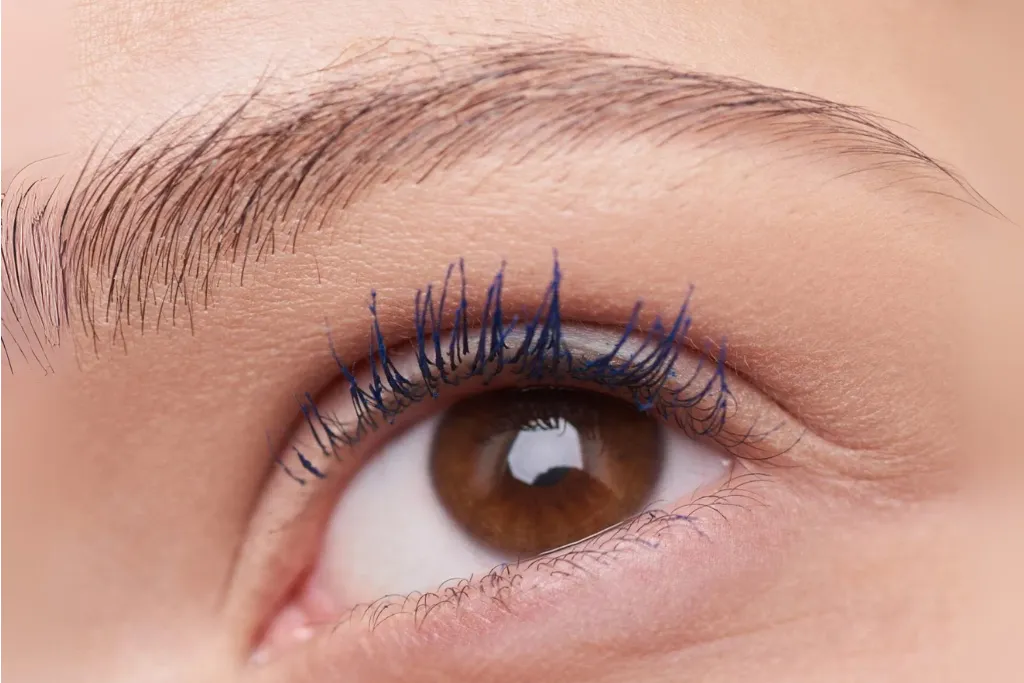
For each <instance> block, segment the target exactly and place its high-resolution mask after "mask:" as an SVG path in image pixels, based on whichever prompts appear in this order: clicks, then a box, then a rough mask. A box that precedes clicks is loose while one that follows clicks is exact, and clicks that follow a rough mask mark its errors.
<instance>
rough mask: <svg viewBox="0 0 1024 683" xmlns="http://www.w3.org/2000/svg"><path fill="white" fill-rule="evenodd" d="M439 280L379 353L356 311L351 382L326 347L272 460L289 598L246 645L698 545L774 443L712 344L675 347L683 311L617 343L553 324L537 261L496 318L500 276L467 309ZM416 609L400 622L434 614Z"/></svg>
mask: <svg viewBox="0 0 1024 683" xmlns="http://www.w3.org/2000/svg"><path fill="white" fill-rule="evenodd" d="M453 269H454V267H450V268H449V270H448V274H447V275H446V277H445V280H444V284H443V286H442V287H440V289H439V290H437V291H435V290H434V289H433V288H432V287H428V288H427V289H426V290H424V291H421V292H417V293H416V295H415V298H414V305H413V311H412V316H411V317H412V326H411V329H407V331H405V332H404V333H403V332H400V333H399V334H398V335H397V336H398V337H399V339H400V342H399V343H398V344H395V345H390V344H389V343H388V342H387V340H386V338H385V334H384V331H383V329H382V323H381V320H382V316H381V315H380V313H379V311H378V308H377V302H376V298H375V297H371V304H370V318H371V324H370V334H369V344H368V350H367V352H366V354H365V356H364V357H363V360H360V361H357V363H355V364H354V365H351V366H350V365H349V364H347V363H346V362H345V361H344V359H343V358H342V357H341V354H339V353H338V350H337V348H336V347H335V345H334V342H333V341H330V348H331V351H332V353H333V355H334V360H335V364H336V367H337V370H338V381H337V382H336V383H335V385H334V387H333V388H331V389H329V390H328V391H326V392H324V393H323V394H322V395H321V396H318V397H316V398H314V397H312V396H311V395H307V396H306V398H305V399H304V400H303V401H302V415H303V421H302V423H301V429H300V430H299V432H298V434H297V435H296V436H295V437H294V438H293V439H292V441H291V443H290V444H289V446H288V448H287V451H286V456H285V457H282V458H280V459H279V460H278V462H279V464H280V465H281V469H282V471H283V472H284V473H285V474H287V475H288V478H289V479H288V480H287V482H285V483H288V484H290V485H291V486H289V487H287V488H288V491H289V492H291V493H295V492H297V491H302V492H304V493H303V494H302V495H299V496H297V497H298V498H299V499H300V500H304V501H305V502H304V503H300V504H299V506H298V508H296V507H294V506H293V507H292V509H299V510H300V513H299V515H296V516H293V517H292V520H293V523H292V524H290V525H289V527H291V528H292V535H293V536H297V537H301V538H302V539H303V540H302V543H306V544H310V543H311V541H310V539H315V544H316V547H315V549H310V548H309V547H307V546H306V545H303V546H301V547H298V548H296V547H294V546H293V547H292V552H291V553H290V555H289V557H287V558H285V559H281V560H278V561H277V563H278V565H279V566H286V567H289V568H290V569H289V570H288V571H289V572H290V573H291V575H292V576H291V578H289V577H287V576H286V577H285V579H286V580H288V581H293V582H297V585H295V586H292V587H289V586H287V585H286V586H285V587H284V588H281V589H274V591H276V592H278V594H280V595H281V596H282V597H281V598H280V599H283V600H284V601H285V603H286V606H285V607H284V608H283V609H281V610H279V612H278V615H277V616H276V617H274V618H272V619H270V620H269V625H268V626H265V627H264V628H263V629H262V630H261V633H262V634H263V641H264V642H265V643H269V644H273V643H276V642H277V641H278V639H280V640H283V641H285V642H289V641H291V640H294V634H295V633H305V631H304V630H303V629H304V628H305V625H306V624H316V625H319V624H325V623H338V621H339V620H341V619H344V618H345V617H344V615H345V614H348V615H350V616H351V615H353V614H356V613H357V612H358V609H359V607H360V606H363V607H364V608H365V609H364V612H367V613H372V614H370V617H368V618H369V619H370V621H372V622H373V623H377V622H379V616H380V615H382V614H385V613H388V614H389V615H393V614H395V613H398V612H401V611H402V610H403V609H404V606H403V603H405V602H406V601H407V600H409V598H410V596H416V595H420V596H423V595H426V596H430V595H433V596H439V595H442V594H447V593H446V591H450V589H449V588H446V586H451V585H452V584H453V582H454V583H455V584H457V585H462V586H465V585H467V582H469V583H472V581H473V580H474V579H473V577H478V579H479V580H480V581H482V582H483V584H482V586H483V588H482V589H481V590H480V591H479V594H480V595H483V594H485V593H487V591H488V590H490V589H491V588H493V586H492V585H491V584H494V585H497V583H501V582H503V581H505V579H508V581H507V585H505V586H504V587H499V588H497V589H495V590H501V591H508V590H511V589H513V587H514V585H516V584H517V579H518V578H520V577H522V578H523V579H524V580H527V579H528V580H529V581H530V582H531V585H539V584H538V582H539V583H543V582H544V579H543V577H542V576H541V575H540V574H538V573H537V572H534V573H535V574H536V575H534V576H529V577H528V576H527V575H528V574H529V571H530V570H531V569H535V568H538V567H544V566H549V567H550V566H557V567H558V569H557V570H556V571H555V573H556V574H557V573H560V572H562V569H561V568H562V567H563V566H565V567H570V566H571V567H578V566H580V564H581V562H578V561H577V559H579V558H583V557H584V556H585V558H586V560H587V561H588V562H589V561H596V562H599V563H604V562H606V561H610V557H611V555H616V556H621V555H622V553H621V551H622V550H623V549H624V548H627V547H633V546H636V547H645V548H654V547H657V546H658V544H659V542H660V541H659V539H660V538H662V536H661V534H662V533H663V532H665V530H666V529H667V528H669V527H672V526H673V525H674V524H675V523H676V522H680V523H681V526H682V527H685V528H689V529H695V528H696V529H697V535H698V536H701V537H703V535H704V530H703V526H706V525H705V524H704V521H705V520H703V517H706V516H710V517H712V518H714V519H716V520H717V519H718V518H722V519H724V515H722V514H721V512H720V511H719V510H718V506H719V505H720V504H723V503H724V501H726V500H727V499H728V498H729V497H730V495H732V494H727V493H722V491H723V490H724V488H723V487H725V486H726V485H728V486H730V487H732V488H731V490H733V491H735V490H737V489H738V488H740V487H742V486H744V485H746V484H747V483H750V482H757V481H760V479H758V477H759V476H760V474H761V473H758V472H752V471H749V470H748V468H747V466H746V465H745V464H741V462H740V461H741V460H745V459H748V458H749V459H751V460H753V459H762V458H767V457H770V456H771V455H772V454H773V453H774V452H775V450H774V449H775V447H776V446H777V445H778V444H780V443H782V441H783V440H784V439H786V438H788V436H789V435H787V433H786V430H780V429H779V428H778V427H779V425H778V424H774V425H773V424H765V422H764V420H763V419H762V418H764V417H765V415H766V414H770V415H772V416H773V417H774V416H775V415H777V414H778V413H772V412H771V411H770V410H766V406H767V404H769V403H770V401H767V400H765V401H762V400H761V398H763V395H761V394H760V392H757V391H756V390H752V389H749V388H748V387H745V385H743V384H742V383H741V384H740V387H741V394H742V396H743V399H742V400H740V399H738V398H737V396H736V393H735V392H734V391H733V389H732V387H731V385H730V383H729V381H728V380H727V370H726V366H725V359H724V354H725V349H724V346H722V345H719V346H718V348H717V353H716V354H713V355H714V359H713V360H712V354H708V353H703V354H702V353H698V352H697V351H696V350H694V349H693V348H692V345H690V346H688V343H689V342H688V338H687V333H688V331H689V329H690V324H691V320H690V316H689V313H688V305H689V297H688V296H685V295H684V299H683V303H682V305H681V306H680V308H679V310H678V311H677V313H676V315H675V316H674V317H673V318H672V319H671V322H669V323H664V322H662V320H661V318H659V317H658V316H652V317H645V316H643V311H642V306H641V305H640V304H639V303H638V304H636V305H635V306H634V307H633V309H632V313H631V315H630V316H629V318H628V320H626V321H625V324H623V325H621V326H620V327H618V328H615V327H610V326H606V325H605V326H601V325H595V324H592V323H587V322H584V321H572V320H569V319H567V318H566V317H565V315H564V314H563V310H562V304H561V297H562V295H561V290H560V287H561V273H560V271H559V267H558V263H557V259H556V262H555V267H554V272H553V277H552V280H551V283H550V285H549V286H548V288H547V289H546V290H545V292H544V293H543V295H542V296H541V297H540V303H539V304H536V303H535V304H534V305H535V308H534V309H532V310H530V309H527V310H525V311H521V312H520V313H519V314H518V315H511V316H510V315H509V314H508V308H509V306H508V305H507V303H506V302H505V301H504V300H503V291H504V290H503V288H504V271H503V270H501V271H499V272H498V274H497V276H495V278H494V280H493V281H492V282H491V285H490V286H489V287H488V288H487V290H486V294H484V295H480V294H477V299H476V300H477V301H478V302H482V303H481V304H479V308H478V309H476V310H474V309H473V308H472V307H471V306H470V303H469V302H470V298H469V297H468V295H467V286H466V278H465V276H464V275H463V274H462V268H461V264H460V267H459V276H458V281H459V285H458V288H456V286H455V285H453V283H452V281H453V278H452V274H453ZM534 301H536V299H535V300H534ZM388 320H389V321H391V323H392V325H393V324H394V319H393V318H391V317H389V318H388ZM747 404H749V405H747ZM791 443H792V442H790V444H789V445H791ZM785 447H786V446H785V445H783V448H785ZM737 480H742V481H743V482H744V484H740V485H737V484H735V482H736V481H737ZM296 482H298V483H299V484H301V486H295V484H296ZM310 484H312V486H310ZM310 489H312V492H311V491H310ZM282 495H287V494H282ZM744 495H745V493H744ZM740 505H743V501H741V502H740ZM302 508H305V514H304V515H303V513H302V512H301V510H302ZM716 515H717V517H716ZM272 516H273V515H272ZM278 518H280V517H278ZM296 520H298V521H296ZM638 525H639V526H638ZM645 525H647V526H649V527H650V528H651V529H652V531H650V535H649V537H648V536H645V535H644V534H645V533H648V532H647V531H646V530H645V531H644V533H641V532H640V531H638V529H639V528H640V527H644V526H645ZM698 527H700V528H698ZM299 528H301V531H296V529H299ZM311 529H312V530H311ZM645 529H646V527H645ZM606 541H607V542H606ZM609 547H610V548H612V552H608V548H609ZM573 558H576V559H573ZM303 563H305V565H304V566H302V567H301V568H300V567H299V565H300V564H303ZM538 571H539V570H538ZM499 574H501V575H502V576H503V577H504V578H499V579H496V578H495V577H497V576H498V575H499ZM480 577H482V578H480ZM488 577H490V578H488ZM496 582H497V583H496ZM439 587H440V588H439ZM268 592H270V591H268ZM455 594H457V597H455V598H454V601H455V602H458V601H459V600H461V597H458V596H461V595H462V593H460V592H459V591H456V592H455ZM455 594H453V595H455ZM402 596H406V597H402ZM507 597H508V593H507V592H503V593H501V595H500V597H499V598H498V600H497V601H496V602H497V603H501V604H502V605H505V604H507V600H506V599H507ZM382 600H384V602H382ZM388 600H393V601H396V602H395V603H394V604H385V603H387V601H388ZM489 600H490V602H489V603H488V604H492V603H494V602H495V601H494V599H493V597H492V598H490V599H489ZM416 604H417V605H419V607H414V608H413V609H412V610H411V612H410V614H412V615H413V616H414V619H413V622H414V623H415V622H417V621H418V620H419V619H420V617H421V616H422V614H421V612H431V613H437V611H436V610H433V609H424V610H421V609H420V608H421V607H423V604H421V603H419V602H417V603H416ZM459 604H461V603H459ZM367 605H371V606H373V607H367ZM392 608H393V609H392ZM389 609H391V610H392V611H391V612H388V610H389ZM488 618H489V617H488ZM393 623H394V622H393ZM373 628H375V626H373ZM296 629H298V630H296ZM262 652H266V650H265V649H264V650H262Z"/></svg>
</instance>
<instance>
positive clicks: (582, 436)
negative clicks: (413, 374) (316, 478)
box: [268, 387, 733, 641]
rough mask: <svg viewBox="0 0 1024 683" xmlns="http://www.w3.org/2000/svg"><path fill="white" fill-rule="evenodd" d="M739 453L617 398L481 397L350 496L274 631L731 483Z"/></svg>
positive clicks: (367, 471)
mask: <svg viewBox="0 0 1024 683" xmlns="http://www.w3.org/2000/svg"><path fill="white" fill-rule="evenodd" d="M732 466H733V459H732V458H731V457H729V456H727V455H725V454H723V453H722V452H720V451H719V450H717V449H716V448H714V447H712V446H709V445H706V444H704V443H701V442H698V441H695V440H693V439H691V438H690V437H688V436H686V435H684V434H683V433H682V432H681V431H680V430H678V429H676V428H674V427H671V426H669V425H667V424H666V423H664V422H662V421H660V420H655V419H654V418H652V417H651V416H649V415H647V414H645V413H642V412H640V411H638V410H637V409H636V408H635V407H634V405H633V404H631V403H629V402H627V401H624V400H622V399H619V398H615V397H612V396H608V395H604V394H600V393H596V392H593V391H587V390H581V389H575V388H559V387H544V388H529V389H523V388H504V389H498V390H489V391H485V392H483V393H479V394H476V395H472V396H470V397H468V398H465V399H463V400H462V401H460V402H458V403H455V404H453V405H451V406H450V407H448V408H447V409H445V410H444V411H443V412H441V413H440V414H435V415H433V416H431V417H428V418H426V419H423V420H422V421H420V422H419V423H417V424H415V425H413V426H411V427H408V428H406V429H405V430H404V431H403V432H402V433H400V434H399V435H398V436H397V437H395V438H392V439H391V440H390V441H388V442H386V443H385V444H384V445H383V447H382V448H381V449H380V450H379V452H377V453H374V454H372V455H371V456H370V457H369V458H368V459H367V461H366V463H365V464H364V466H363V467H362V468H361V469H360V470H359V471H358V472H357V473H356V475H355V476H354V478H353V479H352V480H351V481H350V482H349V483H348V485H347V486H346V487H345V488H344V490H343V491H342V492H341V494H340V495H339V496H338V499H337V502H336V503H335V505H334V508H333V510H332V511H331V514H330V519H329V522H328V524H327V527H326V531H325V533H324V536H323V541H322V545H321V550H320V554H319V557H318V558H317V560H316V566H315V568H314V569H313V570H312V572H311V573H310V575H309V578H308V580H307V581H306V585H305V586H304V587H303V589H302V591H301V592H300V594H299V596H298V597H297V599H296V600H295V601H294V602H293V604H291V605H290V606H289V607H287V608H286V609H285V610H283V611H282V612H281V614H280V615H279V616H278V617H277V618H276V619H275V621H274V623H273V624H272V626H271V628H270V629H269V631H268V638H269V639H270V640H271V641H274V640H286V641H287V640H289V639H291V640H296V639H299V640H301V639H302V638H303V637H305V635H306V634H307V631H306V630H305V628H306V625H307V624H308V623H309V622H316V621H319V620H331V619H336V618H337V617H338V615H339V614H341V613H342V612H344V611H345V610H348V609H351V608H352V607H353V606H355V605H358V604H365V603H369V602H372V601H374V600H377V599H379V598H381V596H385V595H392V594H406V593H413V592H417V591H431V590H436V589H437V587H438V586H439V585H441V584H444V583H445V582H446V581H449V580H452V579H458V578H468V577H471V576H479V575H480V574H481V573H486V572H488V571H489V570H491V569H492V568H493V567H495V566H500V565H503V564H505V563H511V562H516V561H518V560H523V559H529V558H532V557H535V556H538V555H540V554H543V553H548V552H551V551H555V550H557V549H560V548H565V547H569V546H571V545H572V544H575V543H577V542H580V541H581V540H582V539H587V538H590V537H593V536H595V535H596V534H600V532H602V531H604V530H607V529H610V528H613V527H615V526H616V525H619V524H622V523H624V522H625V521H627V520H629V519H631V518H633V517H634V516H636V515H637V514H638V513H640V512H643V511H644V510H647V509H650V508H652V507H657V508H668V507H671V504H672V502H673V501H679V500H683V501H686V500H689V499H691V498H692V497H693V496H694V495H695V494H696V493H698V492H701V491H705V490H710V489H712V488H713V487H715V486H718V485H720V484H721V482H722V481H723V480H725V479H726V478H727V477H728V476H729V475H730V471H731V468H732Z"/></svg>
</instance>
